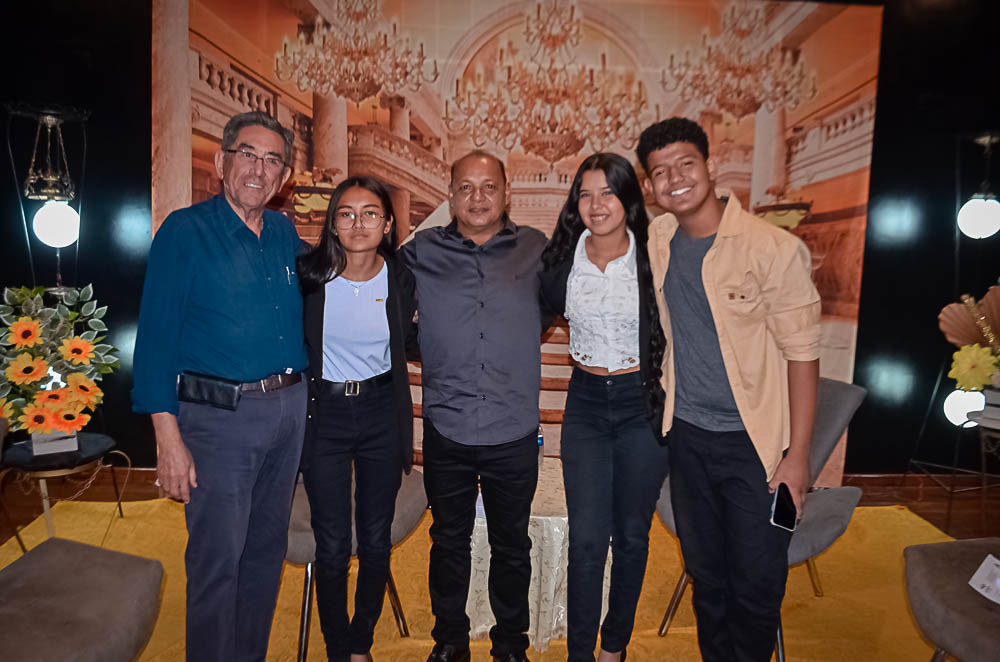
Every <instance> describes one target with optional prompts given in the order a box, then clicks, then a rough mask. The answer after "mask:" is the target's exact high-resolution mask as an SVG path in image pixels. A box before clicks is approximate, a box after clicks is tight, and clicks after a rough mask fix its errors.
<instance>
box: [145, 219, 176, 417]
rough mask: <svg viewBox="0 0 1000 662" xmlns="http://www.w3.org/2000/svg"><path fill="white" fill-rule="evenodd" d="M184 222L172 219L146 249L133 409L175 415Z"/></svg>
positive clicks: (168, 220) (166, 221)
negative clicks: (147, 256) (147, 258)
mask: <svg viewBox="0 0 1000 662" xmlns="http://www.w3.org/2000/svg"><path fill="white" fill-rule="evenodd" d="M183 227H184V223H183V221H182V220H181V219H179V218H176V217H174V215H171V216H170V217H167V219H166V220H165V221H164V222H163V225H162V226H161V227H160V229H159V231H158V232H157V233H156V237H155V238H154V239H153V244H152V246H151V247H150V250H149V262H148V263H147V265H146V280H145V284H144V285H143V289H142V302H141V304H140V307H139V327H138V330H137V332H136V340H135V354H134V356H133V382H132V410H133V411H135V412H137V413H144V414H155V413H159V412H167V413H171V414H174V415H176V414H177V374H178V365H179V364H180V340H181V337H180V336H181V322H182V320H183V311H184V299H185V293H186V291H187V283H188V278H187V275H188V274H190V269H189V258H188V252H187V250H186V249H189V247H186V246H185V245H184V242H183V240H182V230H183Z"/></svg>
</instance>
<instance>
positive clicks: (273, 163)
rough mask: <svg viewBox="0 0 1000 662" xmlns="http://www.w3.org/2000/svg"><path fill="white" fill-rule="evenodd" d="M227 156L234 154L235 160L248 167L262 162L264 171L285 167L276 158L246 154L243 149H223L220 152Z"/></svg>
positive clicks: (282, 162) (251, 153)
mask: <svg viewBox="0 0 1000 662" xmlns="http://www.w3.org/2000/svg"><path fill="white" fill-rule="evenodd" d="M222 151H224V152H227V153H229V154H235V155H236V158H237V160H239V161H242V162H244V163H246V164H247V165H250V166H255V165H257V161H263V162H264V169H265V170H270V171H272V172H274V171H278V170H281V169H282V168H284V167H285V162H284V161H282V160H281V159H279V158H278V157H277V156H271V155H268V156H257V155H256V154H254V153H253V152H248V151H247V150H245V149H224V150H222Z"/></svg>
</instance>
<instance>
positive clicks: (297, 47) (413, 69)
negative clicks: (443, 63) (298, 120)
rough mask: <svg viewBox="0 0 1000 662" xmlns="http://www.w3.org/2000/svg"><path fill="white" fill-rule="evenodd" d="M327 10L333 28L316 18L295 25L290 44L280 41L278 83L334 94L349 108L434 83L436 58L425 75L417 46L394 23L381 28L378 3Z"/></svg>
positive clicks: (341, 3) (370, 0) (362, 0)
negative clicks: (348, 102) (310, 23)
mask: <svg viewBox="0 0 1000 662" xmlns="http://www.w3.org/2000/svg"><path fill="white" fill-rule="evenodd" d="M332 11H333V15H335V16H337V17H338V22H337V23H336V24H328V23H326V22H325V21H324V20H323V19H322V17H317V18H316V23H315V25H314V26H313V27H312V28H311V29H309V28H306V27H300V29H299V35H298V38H297V39H296V40H295V41H294V42H292V41H290V40H289V39H288V37H287V36H286V37H285V39H284V43H283V44H282V48H281V51H279V52H278V54H277V55H276V56H275V66H274V70H275V73H276V74H277V76H278V79H279V80H284V81H293V82H294V83H295V85H296V86H297V87H298V88H299V89H300V90H302V91H303V92H305V91H312V92H315V93H317V94H322V95H327V94H336V95H338V96H341V97H344V98H345V99H350V100H351V101H353V102H354V103H355V104H360V103H361V102H362V101H364V100H365V99H368V98H370V97H373V96H375V95H377V94H379V93H380V92H384V93H387V94H398V93H399V92H401V91H402V90H403V89H404V88H408V89H410V90H411V91H413V92H416V91H418V90H419V89H420V87H421V86H422V85H423V84H424V83H433V82H434V81H435V80H437V77H438V67H437V61H436V60H435V61H434V71H433V72H432V73H431V74H430V75H427V74H426V73H425V68H424V64H425V60H426V58H425V57H424V45H423V43H421V44H419V46H418V48H417V49H416V50H414V49H413V48H411V46H410V41H409V39H405V38H403V37H401V36H400V35H399V34H398V31H397V27H396V24H395V23H393V24H392V28H391V31H389V30H386V29H385V28H384V26H383V21H382V3H381V0H336V2H335V3H334V7H333V10H332Z"/></svg>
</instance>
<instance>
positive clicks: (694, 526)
mask: <svg viewBox="0 0 1000 662" xmlns="http://www.w3.org/2000/svg"><path fill="white" fill-rule="evenodd" d="M668 440H669V442H670V498H671V500H672V501H673V505H674V519H675V520H676V522H677V537H678V538H680V541H681V551H682V552H683V554H684V564H685V567H686V569H687V572H688V574H689V575H691V579H692V584H693V586H692V591H693V593H692V602H693V604H694V613H695V616H696V618H697V620H698V645H699V646H700V648H701V655H702V659H703V660H705V662H716V661H720V662H721V661H723V660H725V661H727V662H733V661H739V662H766V661H767V660H770V659H771V653H772V652H773V651H774V644H775V635H776V632H777V629H778V624H779V623H780V622H781V600H782V598H784V596H785V580H786V579H787V578H788V543H789V541H790V540H791V533H789V532H788V531H785V530H784V529H779V528H778V527H776V526H773V525H772V524H771V523H770V515H771V499H772V495H771V494H770V493H769V492H768V488H767V479H766V477H765V474H764V467H763V465H762V464H761V462H760V458H759V457H758V455H757V452H756V451H755V450H754V447H753V443H752V442H751V441H750V437H749V435H747V433H746V432H744V431H739V432H711V431H709V430H704V429H702V428H699V427H697V426H695V425H692V424H690V423H686V422H684V421H682V420H680V419H679V418H675V419H674V422H673V427H672V429H671V430H670V435H669V437H668Z"/></svg>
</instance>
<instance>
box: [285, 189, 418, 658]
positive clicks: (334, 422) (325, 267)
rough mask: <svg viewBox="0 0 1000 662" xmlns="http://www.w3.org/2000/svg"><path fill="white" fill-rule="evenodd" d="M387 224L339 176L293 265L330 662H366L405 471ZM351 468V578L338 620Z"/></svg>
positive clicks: (398, 308) (380, 210)
mask: <svg viewBox="0 0 1000 662" xmlns="http://www.w3.org/2000/svg"><path fill="white" fill-rule="evenodd" d="M394 221H396V218H395V216H394V215H393V211H392V202H391V201H390V198H389V191H388V190H387V189H386V187H385V185H384V184H382V183H381V182H380V181H378V180H377V179H374V178H371V177H350V178H348V179H346V180H344V182H342V183H341V184H340V185H339V186H337V188H336V189H334V191H333V194H332V195H331V198H330V206H329V208H328V209H327V212H326V221H325V223H324V224H323V234H322V237H321V238H320V242H319V245H318V246H316V247H315V248H313V249H312V250H310V251H309V252H308V253H306V254H304V255H302V256H300V257H299V259H298V271H299V280H300V282H301V283H302V286H303V293H304V295H305V302H304V316H305V334H306V349H307V351H308V354H309V364H310V365H309V409H308V411H309V418H308V420H307V422H306V440H305V445H304V448H303V453H302V475H303V479H304V482H305V488H306V493H307V494H308V495H309V504H310V507H311V511H312V528H313V533H314V534H315V536H316V599H317V604H318V606H319V616H320V625H321V627H322V629H323V638H324V639H325V641H326V650H327V656H328V657H329V660H330V661H331V662H347V661H348V660H350V662H366V661H370V660H371V655H370V654H369V650H370V649H371V646H372V638H373V633H374V630H375V623H376V622H377V621H378V617H379V614H380V613H381V612H382V600H383V596H384V595H385V586H386V580H387V578H388V574H389V553H390V551H391V547H392V545H391V542H390V530H391V526H392V519H393V514H394V511H395V504H396V493H397V492H398V491H399V486H400V482H401V478H402V472H403V471H406V472H407V473H409V471H410V468H411V466H412V463H413V404H412V401H411V398H410V386H409V375H408V374H407V368H406V355H405V340H406V335H407V332H408V329H409V328H410V324H411V320H412V319H413V314H414V310H415V308H416V303H415V300H414V297H413V289H414V281H413V275H412V274H411V273H410V271H409V270H408V269H407V268H406V267H405V266H403V264H402V263H401V262H399V261H398V260H397V259H396V257H395V253H396V248H395V246H396V242H395V232H394V228H393V222H394ZM352 467H353V470H354V482H355V484H356V487H355V490H356V491H355V494H354V495H353V498H355V499H356V507H355V524H356V531H357V541H358V548H357V554H358V581H357V587H356V589H355V593H354V605H355V608H354V616H353V618H351V619H349V618H348V613H347V570H348V564H349V562H350V558H351V525H352V522H351V499H352V494H351V470H352Z"/></svg>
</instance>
